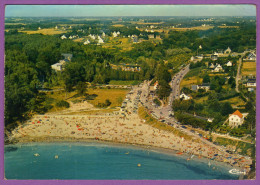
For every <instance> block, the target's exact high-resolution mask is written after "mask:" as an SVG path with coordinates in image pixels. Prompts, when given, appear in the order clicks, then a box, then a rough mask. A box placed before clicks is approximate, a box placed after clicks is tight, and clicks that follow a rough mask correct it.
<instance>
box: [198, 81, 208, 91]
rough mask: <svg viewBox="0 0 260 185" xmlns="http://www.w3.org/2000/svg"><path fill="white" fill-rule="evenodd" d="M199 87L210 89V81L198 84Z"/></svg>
mask: <svg viewBox="0 0 260 185" xmlns="http://www.w3.org/2000/svg"><path fill="white" fill-rule="evenodd" d="M198 89H204V90H205V91H208V90H209V89H210V84H209V83H203V84H201V85H198Z"/></svg>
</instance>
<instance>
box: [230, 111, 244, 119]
mask: <svg viewBox="0 0 260 185" xmlns="http://www.w3.org/2000/svg"><path fill="white" fill-rule="evenodd" d="M232 115H237V116H238V117H240V118H243V115H242V114H241V113H240V112H239V110H236V111H235V112H234V113H233V114H232Z"/></svg>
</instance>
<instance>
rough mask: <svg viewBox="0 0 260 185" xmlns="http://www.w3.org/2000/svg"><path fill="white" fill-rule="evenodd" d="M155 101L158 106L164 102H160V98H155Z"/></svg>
mask: <svg viewBox="0 0 260 185" xmlns="http://www.w3.org/2000/svg"><path fill="white" fill-rule="evenodd" d="M153 102H154V103H155V104H156V105H157V106H161V105H162V103H161V102H160V100H158V98H155V99H153Z"/></svg>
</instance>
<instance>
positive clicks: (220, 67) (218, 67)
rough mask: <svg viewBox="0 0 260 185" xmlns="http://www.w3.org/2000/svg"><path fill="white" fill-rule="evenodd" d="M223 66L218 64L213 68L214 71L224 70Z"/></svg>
mask: <svg viewBox="0 0 260 185" xmlns="http://www.w3.org/2000/svg"><path fill="white" fill-rule="evenodd" d="M223 71H224V70H223V68H222V66H221V65H220V64H216V67H215V68H214V69H213V70H212V72H215V73H219V72H223Z"/></svg>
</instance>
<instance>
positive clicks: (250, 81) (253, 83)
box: [246, 79, 256, 87]
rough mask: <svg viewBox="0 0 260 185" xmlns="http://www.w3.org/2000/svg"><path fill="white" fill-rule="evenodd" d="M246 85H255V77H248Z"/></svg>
mask: <svg viewBox="0 0 260 185" xmlns="http://www.w3.org/2000/svg"><path fill="white" fill-rule="evenodd" d="M246 86H247V87H256V79H248V80H247V83H246Z"/></svg>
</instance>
